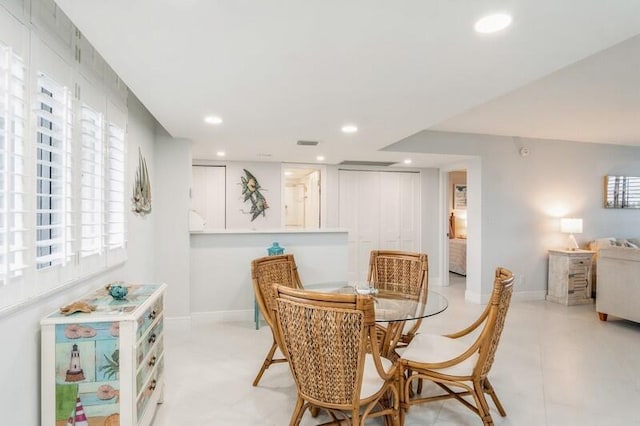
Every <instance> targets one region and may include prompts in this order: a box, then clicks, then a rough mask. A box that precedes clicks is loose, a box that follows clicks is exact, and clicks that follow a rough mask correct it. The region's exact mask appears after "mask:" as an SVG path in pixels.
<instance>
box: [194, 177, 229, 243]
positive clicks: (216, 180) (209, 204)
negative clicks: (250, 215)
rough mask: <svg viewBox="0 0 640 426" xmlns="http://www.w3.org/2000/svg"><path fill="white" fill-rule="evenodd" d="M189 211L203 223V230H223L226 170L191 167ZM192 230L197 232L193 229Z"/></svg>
mask: <svg viewBox="0 0 640 426" xmlns="http://www.w3.org/2000/svg"><path fill="white" fill-rule="evenodd" d="M191 173H192V174H191V211H192V214H194V213H195V214H197V215H198V216H199V217H200V218H202V220H203V221H204V229H214V230H220V229H224V228H225V222H226V220H225V209H226V201H225V194H226V189H225V187H226V168H225V167H224V166H193V167H192V168H191ZM192 230H197V229H193V228H192Z"/></svg>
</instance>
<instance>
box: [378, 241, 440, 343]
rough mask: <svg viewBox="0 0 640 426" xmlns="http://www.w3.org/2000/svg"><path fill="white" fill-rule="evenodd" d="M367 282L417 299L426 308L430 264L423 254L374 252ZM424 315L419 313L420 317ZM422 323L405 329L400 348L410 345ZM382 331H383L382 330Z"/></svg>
mask: <svg viewBox="0 0 640 426" xmlns="http://www.w3.org/2000/svg"><path fill="white" fill-rule="evenodd" d="M367 279H368V281H369V282H370V283H372V284H373V286H374V287H375V288H377V289H384V290H390V291H396V292H399V293H402V294H403V295H404V296H405V297H406V296H410V297H415V298H416V299H417V300H420V301H424V304H418V305H416V306H420V307H421V308H422V309H424V307H425V306H426V301H427V294H428V291H429V261H428V257H427V255H426V254H424V253H413V252H407V251H396V250H372V251H371V255H370V259H369V275H368V278H367ZM421 314H422V312H416V316H420V315H421ZM421 324H422V319H418V320H413V321H409V322H407V323H406V324H405V325H404V328H403V330H402V335H401V336H400V339H399V342H400V345H401V346H402V345H406V344H407V343H409V342H410V341H411V340H412V339H413V336H414V335H415V334H416V333H417V332H418V329H419V328H420V325H421ZM379 328H381V329H382V327H379Z"/></svg>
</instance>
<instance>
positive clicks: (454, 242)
mask: <svg viewBox="0 0 640 426" xmlns="http://www.w3.org/2000/svg"><path fill="white" fill-rule="evenodd" d="M448 181H449V184H448V185H447V187H448V188H450V190H449V194H448V195H449V197H448V198H449V201H448V202H447V205H448V211H447V212H448V217H449V231H448V232H447V236H448V237H449V241H448V246H449V247H448V248H449V250H448V253H449V262H448V264H449V268H448V275H449V284H450V285H452V284H454V283H455V285H457V286H459V285H462V286H463V287H466V277H467V225H468V223H467V170H466V169H462V170H453V171H450V172H448ZM452 274H453V275H452Z"/></svg>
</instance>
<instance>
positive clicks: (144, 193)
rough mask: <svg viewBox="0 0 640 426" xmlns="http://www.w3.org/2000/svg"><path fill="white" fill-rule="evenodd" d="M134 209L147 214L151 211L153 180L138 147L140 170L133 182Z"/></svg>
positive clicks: (136, 211) (132, 198) (137, 171)
mask: <svg viewBox="0 0 640 426" xmlns="http://www.w3.org/2000/svg"><path fill="white" fill-rule="evenodd" d="M131 201H132V202H133V207H132V208H131V210H133V211H134V212H135V213H138V214H141V215H146V214H149V213H151V180H150V179H149V172H148V171H147V162H146V160H145V159H144V157H143V156H142V151H140V148H139V147H138V170H136V180H135V181H134V182H133V197H131Z"/></svg>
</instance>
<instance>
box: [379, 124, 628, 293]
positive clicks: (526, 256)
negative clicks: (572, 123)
mask: <svg viewBox="0 0 640 426" xmlns="http://www.w3.org/2000/svg"><path fill="white" fill-rule="evenodd" d="M523 145H524V146H526V147H528V148H529V150H530V155H528V156H525V157H522V156H520V155H519V149H520V148H521V147H522V146H523ZM388 150H392V151H396V150H397V151H406V152H429V153H446V154H461V155H473V156H478V158H479V160H480V161H479V164H480V166H481V176H482V178H481V192H482V199H481V205H482V218H481V228H482V237H481V240H482V244H481V269H482V272H481V278H482V283H481V292H482V295H483V298H486V296H487V295H488V294H489V293H490V290H491V286H492V282H493V272H494V268H495V267H496V266H505V267H508V268H510V269H512V270H513V271H514V273H515V274H516V275H517V276H518V281H517V282H516V288H515V291H516V292H520V293H521V294H520V296H521V297H530V298H540V297H543V296H544V294H546V288H547V251H548V249H550V248H558V247H562V246H563V244H564V242H565V239H566V236H565V235H564V234H561V233H560V232H559V229H560V228H559V219H558V218H559V217H560V216H572V217H582V218H583V219H584V233H583V234H580V235H577V236H576V238H577V240H578V243H580V244H581V245H582V246H584V245H586V243H587V242H588V241H589V240H590V239H593V238H597V237H605V236H613V237H637V236H640V230H639V226H638V225H640V212H639V211H637V210H635V211H634V210H609V209H604V208H603V207H602V205H603V179H604V176H605V175H608V174H626V175H633V176H640V148H639V147H627V146H615V145H605V144H591V143H579V142H567V141H551V140H523V139H517V140H515V139H512V138H509V137H500V136H487V135H473V134H457V133H446V132H431V131H424V132H421V133H418V134H416V135H413V136H411V137H409V138H407V139H405V140H403V141H401V142H398V143H397V144H394V145H393V146H391V147H389V148H388ZM471 180H472V176H468V184H469V185H471V182H470V181H471ZM470 195H472V194H471V193H470ZM470 229H471V226H470Z"/></svg>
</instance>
